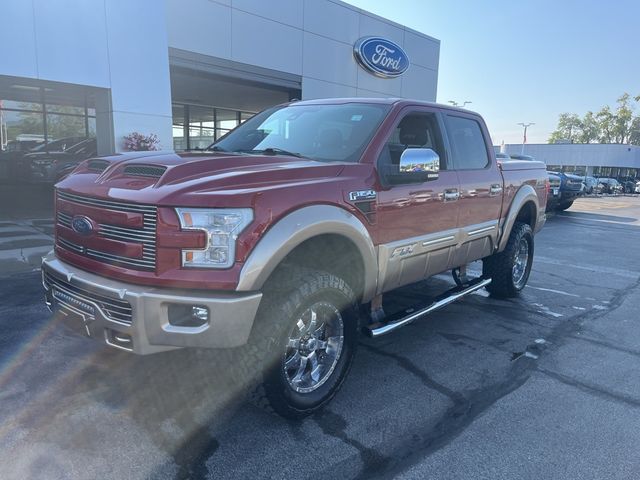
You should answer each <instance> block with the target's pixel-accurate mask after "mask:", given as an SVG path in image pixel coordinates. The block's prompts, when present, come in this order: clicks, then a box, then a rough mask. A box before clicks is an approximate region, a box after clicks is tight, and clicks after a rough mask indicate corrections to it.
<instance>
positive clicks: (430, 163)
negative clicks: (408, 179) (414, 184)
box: [400, 148, 440, 180]
mask: <svg viewBox="0 0 640 480" xmlns="http://www.w3.org/2000/svg"><path fill="white" fill-rule="evenodd" d="M439 172H440V157H439V156H438V154H437V153H436V152H434V151H433V150H431V149H430V148H407V149H406V150H405V151H404V152H402V155H401V156H400V174H401V175H416V176H420V177H421V178H423V179H425V180H436V179H437V178H438V175H439Z"/></svg>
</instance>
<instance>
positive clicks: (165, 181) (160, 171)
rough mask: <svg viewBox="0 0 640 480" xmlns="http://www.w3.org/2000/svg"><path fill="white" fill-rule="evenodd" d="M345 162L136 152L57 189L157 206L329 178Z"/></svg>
mask: <svg viewBox="0 0 640 480" xmlns="http://www.w3.org/2000/svg"><path fill="white" fill-rule="evenodd" d="M346 165H347V164H345V163H340V162H331V163H325V162H317V161H314V160H308V159H301V158H297V157H290V156H282V155H245V154H243V155H236V154H226V153H214V154H212V153H211V152H208V153H188V154H176V153H160V154H158V153H157V152H156V153H151V152H145V153H136V154H120V155H114V156H111V157H103V158H98V159H91V160H87V161H85V162H83V163H82V164H81V165H80V166H79V167H78V168H77V169H76V170H75V171H74V173H73V174H71V175H70V176H68V177H67V178H65V179H64V180H62V181H61V182H60V183H58V184H57V186H58V188H60V189H64V190H67V189H68V190H71V191H75V192H77V193H84V194H87V195H92V196H95V195H96V194H97V195H99V196H106V197H110V198H114V199H123V200H130V201H135V202H140V203H153V204H156V205H176V204H184V205H194V204H198V200H200V201H202V195H218V196H224V197H227V198H230V197H232V196H235V197H236V199H237V198H238V196H245V197H246V196H253V195H255V194H257V193H260V192H264V191H266V190H272V189H281V188H288V187H292V186H305V185H312V184H318V183H323V182H330V181H332V180H333V179H335V178H336V177H337V176H339V175H340V173H341V172H342V170H343V169H344V168H345V166H346Z"/></svg>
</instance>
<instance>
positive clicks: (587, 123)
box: [578, 110, 599, 143]
mask: <svg viewBox="0 0 640 480" xmlns="http://www.w3.org/2000/svg"><path fill="white" fill-rule="evenodd" d="M598 134H599V128H598V121H597V120H596V117H595V116H594V114H593V112H592V111H591V110H589V111H588V112H587V113H585V115H584V117H582V130H581V131H580V136H579V137H578V142H579V143H592V142H597V141H598Z"/></svg>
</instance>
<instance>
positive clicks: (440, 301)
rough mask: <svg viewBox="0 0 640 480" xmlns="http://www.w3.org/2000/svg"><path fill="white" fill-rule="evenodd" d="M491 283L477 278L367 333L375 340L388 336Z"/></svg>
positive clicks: (379, 323) (380, 324) (488, 280)
mask: <svg viewBox="0 0 640 480" xmlns="http://www.w3.org/2000/svg"><path fill="white" fill-rule="evenodd" d="M490 283H491V279H490V278H482V277H480V278H477V279H475V280H472V281H471V282H469V283H468V284H467V285H464V286H462V287H455V288H452V289H451V290H449V291H448V292H446V293H445V294H444V295H442V296H440V297H438V298H437V299H436V301H435V302H433V303H432V304H431V305H429V306H427V307H425V308H421V309H420V310H417V311H415V312H412V313H410V314H409V315H406V316H404V317H402V316H400V317H399V318H394V317H395V316H391V318H390V319H389V320H388V321H386V322H384V323H381V322H378V323H374V324H372V325H369V326H368V327H366V328H365V331H366V333H367V334H368V335H369V336H370V337H374V338H375V337H379V336H381V335H386V334H387V333H391V332H393V331H394V330H396V329H398V328H400V327H404V326H405V325H408V324H410V323H411V322H413V321H414V320H417V319H418V318H420V317H422V316H424V315H427V314H429V313H431V312H435V311H436V310H440V309H441V308H443V307H446V306H447V305H449V304H450V303H453V302H455V301H456V300H459V299H460V298H462V297H465V296H467V295H469V294H470V293H473V292H475V291H476V290H480V289H481V288H483V287H486V286H487V285H489V284H490ZM403 314H404V312H403Z"/></svg>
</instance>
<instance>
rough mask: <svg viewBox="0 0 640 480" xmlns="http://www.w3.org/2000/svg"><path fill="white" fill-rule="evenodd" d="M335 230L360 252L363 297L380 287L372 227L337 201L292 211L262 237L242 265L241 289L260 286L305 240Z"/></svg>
mask: <svg viewBox="0 0 640 480" xmlns="http://www.w3.org/2000/svg"><path fill="white" fill-rule="evenodd" d="M324 234H335V235H340V236H342V237H345V238H346V239H348V240H350V241H351V242H352V243H353V244H354V245H355V246H356V248H357V249H358V251H359V252H360V255H361V257H362V263H363V265H364V279H363V295H362V301H363V302H368V301H369V300H371V299H372V298H373V297H374V295H375V291H376V286H377V279H378V261H377V255H376V248H375V247H374V245H373V240H372V239H371V236H370V235H369V231H368V230H367V228H366V227H365V226H364V224H363V223H362V222H361V221H360V220H359V219H358V218H357V217H356V216H355V215H353V214H351V213H349V212H348V211H346V210H344V209H342V208H339V207H336V206H333V205H313V206H309V207H303V208H301V209H299V210H295V211H294V212H292V213H289V214H288V215H286V216H285V217H283V218H282V219H280V220H279V221H278V222H277V223H276V224H275V225H273V226H272V227H271V228H270V229H269V230H268V231H267V232H266V233H265V234H264V235H263V237H262V238H261V239H260V241H259V242H258V244H257V245H256V246H255V247H254V249H253V250H252V251H251V253H250V254H249V258H247V261H246V262H245V264H244V266H243V267H242V271H241V272H240V279H239V281H238V286H237V287H236V290H237V291H256V290H260V289H261V288H262V287H263V285H264V283H265V282H266V281H267V279H268V278H269V276H270V275H271V274H272V273H273V272H274V270H275V269H276V268H277V267H278V265H279V264H280V262H282V260H283V259H284V258H285V257H286V256H287V255H288V254H289V253H290V252H292V251H293V250H294V249H295V248H296V247H297V246H298V245H300V244H301V243H302V242H304V241H305V240H309V239H310V238H313V237H317V236H319V235H324Z"/></svg>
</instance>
